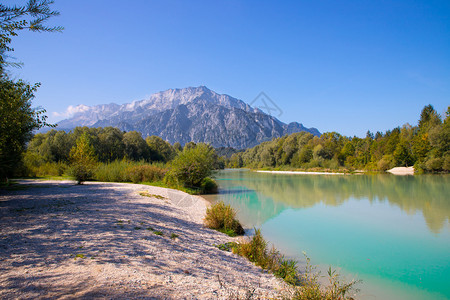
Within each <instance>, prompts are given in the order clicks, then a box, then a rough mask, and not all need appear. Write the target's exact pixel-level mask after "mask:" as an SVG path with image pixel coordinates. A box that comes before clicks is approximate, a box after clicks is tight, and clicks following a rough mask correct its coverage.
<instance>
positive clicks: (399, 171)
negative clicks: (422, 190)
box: [386, 167, 414, 175]
mask: <svg viewBox="0 0 450 300" xmlns="http://www.w3.org/2000/svg"><path fill="white" fill-rule="evenodd" d="M386 172H388V173H391V174H394V175H414V167H395V168H392V169H390V170H387V171H386Z"/></svg>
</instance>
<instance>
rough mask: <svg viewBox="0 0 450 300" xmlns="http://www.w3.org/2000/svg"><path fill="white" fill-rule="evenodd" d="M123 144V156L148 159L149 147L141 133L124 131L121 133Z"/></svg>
mask: <svg viewBox="0 0 450 300" xmlns="http://www.w3.org/2000/svg"><path fill="white" fill-rule="evenodd" d="M123 143H124V144H125V157H126V158H128V159H131V160H135V161H139V160H142V159H144V160H149V158H150V148H149V147H148V145H147V143H146V142H145V140H144V139H143V138H142V136H141V134H140V133H139V132H137V131H130V132H126V133H125V134H124V135H123Z"/></svg>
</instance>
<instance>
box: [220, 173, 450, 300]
mask: <svg viewBox="0 0 450 300" xmlns="http://www.w3.org/2000/svg"><path fill="white" fill-rule="evenodd" d="M217 180H218V183H219V187H220V194H219V195H217V196H215V197H214V199H213V200H216V199H221V200H223V201H224V202H226V203H230V204H231V205H232V206H233V207H234V208H236V209H237V211H238V218H239V219H240V220H241V221H242V223H244V225H245V226H246V227H259V228H261V230H262V233H263V235H264V237H265V238H266V239H267V240H269V241H270V242H272V243H274V244H275V245H276V246H277V248H279V249H280V250H281V251H282V252H283V253H284V254H286V255H288V256H291V257H295V258H297V259H298V260H300V261H303V260H304V258H303V254H302V252H303V251H305V252H306V253H307V254H308V256H309V257H310V258H311V261H312V263H313V264H316V265H318V266H319V269H325V268H327V267H328V266H329V265H331V266H333V267H335V268H338V269H339V270H340V272H341V273H342V274H344V275H345V276H346V277H347V279H351V278H357V279H361V280H362V281H363V283H362V284H361V285H359V288H361V292H360V293H359V297H358V298H359V299H450V225H449V217H450V176H437V175H436V176H401V177H400V176H394V175H352V176H339V175H335V176H332V175H281V174H267V173H256V172H250V171H245V170H225V171H222V172H220V173H219V174H218V175H217Z"/></svg>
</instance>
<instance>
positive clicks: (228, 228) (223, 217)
mask: <svg viewBox="0 0 450 300" xmlns="http://www.w3.org/2000/svg"><path fill="white" fill-rule="evenodd" d="M205 225H206V227H208V228H211V229H215V230H218V231H220V232H223V233H226V234H228V235H229V236H236V235H242V234H244V228H242V225H241V223H239V221H238V220H236V212H235V211H234V209H233V208H232V207H231V205H229V204H228V205H226V204H225V203H223V202H222V201H220V202H217V203H214V204H213V205H211V207H208V208H207V210H206V217H205Z"/></svg>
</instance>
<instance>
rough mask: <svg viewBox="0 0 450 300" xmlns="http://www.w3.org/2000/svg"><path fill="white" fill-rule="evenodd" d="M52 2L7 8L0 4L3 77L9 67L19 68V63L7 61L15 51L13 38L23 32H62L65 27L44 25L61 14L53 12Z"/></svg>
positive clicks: (36, 1)
mask: <svg viewBox="0 0 450 300" xmlns="http://www.w3.org/2000/svg"><path fill="white" fill-rule="evenodd" d="M53 2H54V1H51V0H29V1H28V2H27V4H25V5H24V6H17V5H14V6H6V5H4V4H0V73H1V74H2V75H3V73H4V70H5V67H6V66H8V65H14V66H18V65H19V64H17V63H11V62H8V61H7V57H8V55H7V52H11V51H14V48H13V47H11V46H10V44H11V41H12V37H14V36H17V35H18V32H19V31H21V30H30V31H34V32H55V31H62V30H63V27H61V26H54V27H48V26H45V25H44V23H45V22H46V21H48V19H50V18H51V17H54V16H58V15H59V12H57V11H54V10H51V9H50V5H51V4H53Z"/></svg>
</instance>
